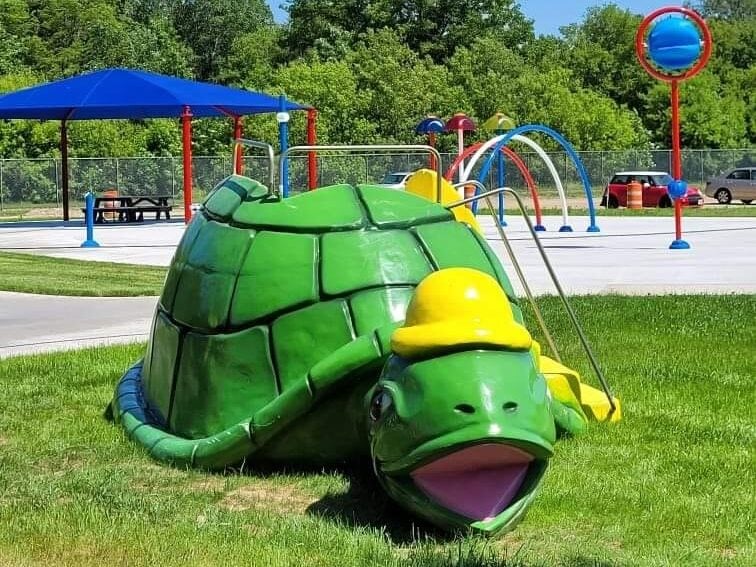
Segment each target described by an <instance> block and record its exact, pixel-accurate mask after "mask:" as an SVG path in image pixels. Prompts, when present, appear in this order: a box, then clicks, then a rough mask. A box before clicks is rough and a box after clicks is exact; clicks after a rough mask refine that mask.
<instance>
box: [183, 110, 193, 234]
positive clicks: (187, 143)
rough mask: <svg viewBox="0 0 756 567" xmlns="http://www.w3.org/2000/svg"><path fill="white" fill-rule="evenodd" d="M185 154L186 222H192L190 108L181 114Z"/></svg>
mask: <svg viewBox="0 0 756 567" xmlns="http://www.w3.org/2000/svg"><path fill="white" fill-rule="evenodd" d="M181 133H182V142H183V150H184V151H183V154H184V222H186V223H188V222H189V221H190V220H192V111H191V109H190V108H189V107H188V106H185V107H184V112H182V113H181Z"/></svg>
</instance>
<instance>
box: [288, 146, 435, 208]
mask: <svg viewBox="0 0 756 567" xmlns="http://www.w3.org/2000/svg"><path fill="white" fill-rule="evenodd" d="M397 150H400V151H405V152H412V153H429V154H431V155H432V156H433V157H435V158H436V202H437V203H440V202H441V177H442V174H441V171H442V164H441V154H440V153H439V151H438V150H437V149H436V148H434V147H432V146H425V145H422V144H408V145H402V144H378V145H370V144H357V145H344V146H333V145H325V146H292V147H290V148H288V149H286V150H285V151H283V152H281V155H279V156H278V159H279V163H278V181H279V187H281V186H282V183H283V176H284V163H285V161H286V158H287V157H289V156H290V155H291V154H293V153H297V152H312V151H316V152H338V151H341V152H375V151H379V152H385V151H397Z"/></svg>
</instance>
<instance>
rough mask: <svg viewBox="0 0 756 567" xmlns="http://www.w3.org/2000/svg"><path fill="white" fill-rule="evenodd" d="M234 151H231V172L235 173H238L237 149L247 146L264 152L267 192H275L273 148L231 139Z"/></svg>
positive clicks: (244, 140) (253, 141)
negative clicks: (265, 154)
mask: <svg viewBox="0 0 756 567" xmlns="http://www.w3.org/2000/svg"><path fill="white" fill-rule="evenodd" d="M231 141H232V143H233V146H234V149H233V169H232V171H234V172H236V171H238V170H237V168H236V166H237V160H238V159H239V155H238V154H239V153H240V152H238V151H236V150H237V148H238V147H239V146H247V147H250V148H258V149H261V150H266V152H267V154H268V192H269V193H272V192H274V191H275V182H276V180H275V171H276V166H275V163H276V154H275V152H274V151H273V146H271V145H270V144H266V143H265V142H258V141H257V140H248V139H247V138H233V139H232V140H231Z"/></svg>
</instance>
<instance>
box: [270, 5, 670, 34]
mask: <svg viewBox="0 0 756 567" xmlns="http://www.w3.org/2000/svg"><path fill="white" fill-rule="evenodd" d="M267 2H268V5H269V6H270V8H271V10H273V16H274V17H275V19H276V21H277V22H284V21H286V16H287V14H286V12H285V11H284V10H282V9H281V8H280V4H282V3H283V2H284V0H267ZM607 3H608V2H607V1H605V0H520V6H521V8H522V11H523V12H524V14H525V15H526V16H527V17H528V18H530V19H531V20H533V23H534V25H535V31H536V33H537V34H554V35H557V34H558V33H559V28H560V27H561V26H564V25H567V24H571V23H574V22H578V21H580V20H581V19H582V18H583V15H584V14H585V10H586V9H587V8H589V7H590V6H600V5H602V4H607ZM614 4H617V5H618V6H621V7H623V8H628V9H630V10H632V11H633V12H635V13H637V14H644V15H645V14H647V13H649V12H651V11H652V10H655V9H656V8H661V7H663V6H680V5H682V2H675V1H671V0H614Z"/></svg>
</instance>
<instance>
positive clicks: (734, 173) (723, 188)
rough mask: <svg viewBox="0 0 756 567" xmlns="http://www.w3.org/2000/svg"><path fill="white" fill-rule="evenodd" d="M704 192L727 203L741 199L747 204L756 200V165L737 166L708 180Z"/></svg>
mask: <svg viewBox="0 0 756 567" xmlns="http://www.w3.org/2000/svg"><path fill="white" fill-rule="evenodd" d="M704 193H706V195H708V196H709V197H714V198H715V199H716V200H717V201H719V202H720V203H721V204H723V205H726V204H727V203H729V202H731V201H732V200H733V199H739V200H741V201H743V203H745V204H746V205H750V204H751V202H752V201H754V200H756V167H736V168H735V169H732V170H730V171H728V172H727V173H726V174H724V175H722V176H721V177H713V178H712V179H709V180H708V181H707V182H706V189H705V190H704Z"/></svg>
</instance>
